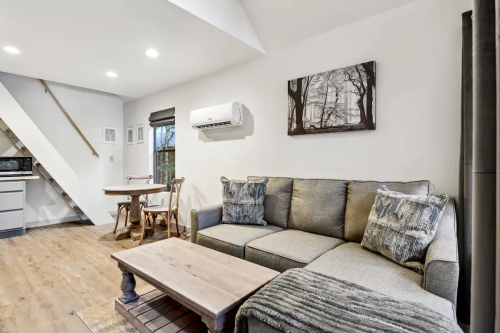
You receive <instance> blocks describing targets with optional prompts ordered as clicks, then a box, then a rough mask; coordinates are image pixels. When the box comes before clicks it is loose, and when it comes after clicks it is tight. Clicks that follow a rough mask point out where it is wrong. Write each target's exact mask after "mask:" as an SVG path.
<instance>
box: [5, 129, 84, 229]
mask: <svg viewBox="0 0 500 333" xmlns="http://www.w3.org/2000/svg"><path fill="white" fill-rule="evenodd" d="M0 132H1V133H4V134H5V135H6V136H7V137H8V138H9V140H10V141H11V142H12V144H13V146H14V147H15V148H16V149H17V151H19V152H20V153H21V154H23V155H24V156H27V157H31V158H32V160H33V167H34V168H35V169H36V170H38V173H39V174H40V176H41V177H42V178H43V179H45V180H46V181H47V182H48V183H49V184H50V185H51V186H52V188H53V189H54V190H55V191H56V192H57V193H58V194H59V195H60V196H61V198H63V199H64V201H65V202H66V204H67V205H68V206H69V207H70V208H71V209H72V210H73V211H74V212H75V213H76V215H78V217H80V219H81V220H82V221H87V220H89V218H88V217H87V215H85V213H84V212H83V211H82V210H81V209H80V207H78V206H77V205H76V202H75V201H74V200H73V199H71V197H70V196H69V195H68V194H67V193H66V192H65V191H64V189H63V188H62V187H61V186H60V185H59V184H58V183H57V182H56V180H55V179H54V178H53V177H52V176H51V175H50V174H49V172H48V171H47V170H45V169H44V167H43V166H42V164H41V163H40V162H39V161H38V160H37V159H36V157H35V156H33V154H32V153H31V152H30V151H29V150H28V148H26V146H25V145H24V144H23V143H22V142H21V140H19V138H18V137H17V136H16V135H15V133H14V132H12V130H11V129H10V128H9V127H8V126H7V124H6V123H5V122H4V121H3V120H2V119H0Z"/></svg>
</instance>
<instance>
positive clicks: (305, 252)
mask: <svg viewBox="0 0 500 333" xmlns="http://www.w3.org/2000/svg"><path fill="white" fill-rule="evenodd" d="M343 243H344V241H343V240H341V239H338V238H334V237H327V236H322V235H316V234H311V233H308V232H304V231H299V230H291V229H289V230H285V231H282V232H278V233H274V234H272V235H269V236H265V237H262V238H259V239H256V240H254V241H251V242H249V243H248V244H247V245H246V250H245V260H248V261H251V262H253V263H256V264H258V265H261V266H265V267H268V268H271V269H274V270H276V271H279V272H284V271H286V270H287V269H290V268H299V267H304V266H306V265H307V264H308V263H310V262H311V261H313V260H314V259H316V258H318V257H319V256H320V255H322V254H323V253H325V252H327V251H329V250H331V249H333V248H335V247H337V246H339V245H340V244H343Z"/></svg>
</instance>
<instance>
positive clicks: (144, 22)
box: [0, 0, 416, 98]
mask: <svg viewBox="0 0 500 333" xmlns="http://www.w3.org/2000/svg"><path fill="white" fill-rule="evenodd" d="M412 1H416V0H377V1H374V0H240V3H241V5H240V3H238V0H182V1H180V0H147V1H138V0H85V1H68V0H44V1H40V0H15V1H13V0H0V8H1V10H0V48H3V47H4V46H9V45H12V46H15V47H17V48H18V49H19V50H20V51H21V53H20V54H18V55H13V54H8V53H5V52H3V51H2V50H0V71H4V72H9V73H14V74H20V75H25V76H30V77H36V78H43V79H46V80H50V81H56V82H61V83H65V84H70V85H74V86H79V87H84V88H90V89H95V90H100V91H105V92H110V93H114V94H118V95H121V96H127V97H131V98H138V97H142V96H145V95H148V94H151V93H153V92H156V91H159V90H162V89H165V88H168V87H171V86H174V85H176V84H179V83H182V82H186V81H189V80H191V79H194V78H197V77H200V76H203V75H206V74H209V73H212V72H215V71H217V70H220V69H223V68H226V67H229V66H232V65H235V64H238V63H241V62H244V61H246V60H249V59H252V58H255V57H258V56H260V55H262V52H260V51H261V50H262V47H261V46H260V45H261V44H262V46H263V48H264V50H265V51H269V50H273V49H277V48H280V47H284V46H286V45H289V44H291V43H295V42H298V41H299V40H302V39H305V38H308V37H312V36H314V35H317V34H320V33H323V32H326V31H328V30H331V29H334V28H336V27H339V26H342V25H345V24H349V23H351V22H354V21H357V20H361V19H363V18H366V17H369V16H372V15H376V14H378V13H381V12H383V11H386V10H390V9H393V8H396V7H398V6H401V5H405V4H407V3H410V2H412ZM242 8H243V9H242ZM243 10H244V12H243ZM217 11H220V13H217ZM245 13H246V15H247V17H248V19H249V22H248V20H247V19H245V18H244V14H245ZM235 17H240V19H234V18H235ZM241 17H243V18H242V19H241ZM225 18H227V19H225ZM250 23H251V25H250ZM252 26H253V29H252ZM254 31H255V32H254ZM255 35H256V36H255ZM257 37H258V38H257ZM259 40H260V43H259ZM148 48H155V49H156V50H158V52H159V53H160V56H159V57H158V58H155V59H151V58H149V57H147V56H146V55H145V54H144V52H145V50H146V49H148ZM107 71H114V72H116V73H117V74H118V77H117V78H114V79H113V78H109V77H107V76H106V75H105V73H106V72H107Z"/></svg>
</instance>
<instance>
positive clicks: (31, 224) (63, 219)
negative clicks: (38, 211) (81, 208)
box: [25, 215, 81, 229]
mask: <svg viewBox="0 0 500 333" xmlns="http://www.w3.org/2000/svg"><path fill="white" fill-rule="evenodd" d="M80 221H81V219H80V217H78V216H76V215H75V216H67V217H61V218H57V219H51V220H42V221H33V222H26V223H25V227H26V229H29V228H36V227H44V226H48V225H53V224H60V223H66V222H80Z"/></svg>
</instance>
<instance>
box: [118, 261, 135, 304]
mask: <svg viewBox="0 0 500 333" xmlns="http://www.w3.org/2000/svg"><path fill="white" fill-rule="evenodd" d="M118 267H120V269H121V270H122V284H121V289H122V292H123V294H122V295H121V296H120V300H121V301H122V302H123V303H125V304H127V303H129V302H132V301H135V300H136V299H138V298H139V295H137V293H136V292H135V277H134V274H132V273H130V272H129V271H127V270H126V269H125V268H124V267H121V266H118Z"/></svg>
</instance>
